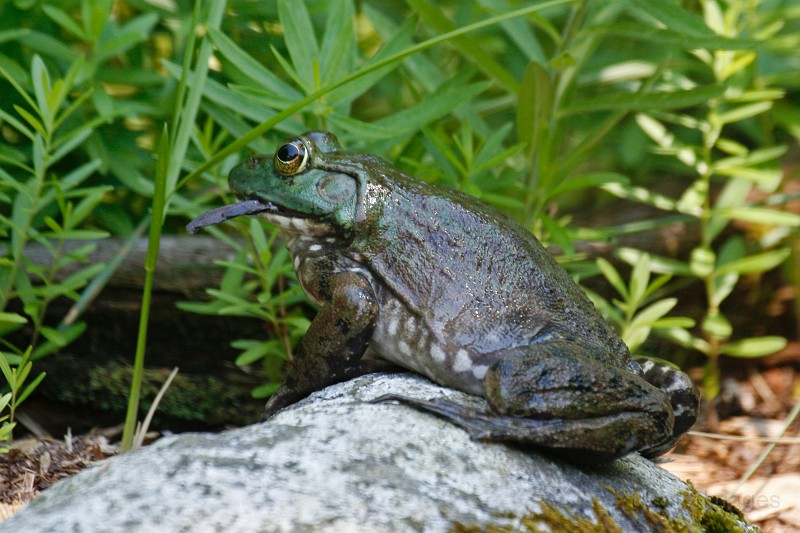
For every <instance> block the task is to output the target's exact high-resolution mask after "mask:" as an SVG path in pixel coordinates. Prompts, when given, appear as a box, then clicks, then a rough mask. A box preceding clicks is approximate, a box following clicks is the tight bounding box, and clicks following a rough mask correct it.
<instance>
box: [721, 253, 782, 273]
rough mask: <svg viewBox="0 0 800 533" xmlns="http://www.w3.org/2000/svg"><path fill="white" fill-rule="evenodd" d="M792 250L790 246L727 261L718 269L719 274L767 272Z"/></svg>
mask: <svg viewBox="0 0 800 533" xmlns="http://www.w3.org/2000/svg"><path fill="white" fill-rule="evenodd" d="M790 253H791V251H790V250H789V249H788V248H782V249H780V250H773V251H770V252H764V253H760V254H756V255H751V256H748V257H743V258H741V259H737V260H735V261H731V262H730V263H726V264H724V265H722V266H720V267H719V268H717V270H716V275H717V276H724V275H725V274H728V273H736V274H751V273H753V272H766V271H767V270H772V269H773V268H775V267H777V266H778V265H780V264H781V263H783V262H784V260H786V258H787V257H789V254H790Z"/></svg>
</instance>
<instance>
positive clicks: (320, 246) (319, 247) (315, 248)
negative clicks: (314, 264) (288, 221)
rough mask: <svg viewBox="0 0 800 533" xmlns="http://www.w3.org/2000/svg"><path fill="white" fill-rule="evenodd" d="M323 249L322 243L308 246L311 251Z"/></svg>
mask: <svg viewBox="0 0 800 533" xmlns="http://www.w3.org/2000/svg"><path fill="white" fill-rule="evenodd" d="M321 249H322V245H320V244H312V245H311V246H309V247H308V250H309V251H310V252H319V251H320V250H321Z"/></svg>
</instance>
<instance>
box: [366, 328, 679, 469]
mask: <svg viewBox="0 0 800 533" xmlns="http://www.w3.org/2000/svg"><path fill="white" fill-rule="evenodd" d="M585 354H586V348H584V347H582V346H580V345H577V344H575V343H573V342H571V341H565V340H555V341H550V342H547V343H542V344H534V345H530V346H523V347H517V348H511V349H508V350H504V351H503V352H502V353H500V354H497V355H498V356H499V359H498V360H497V361H496V362H495V363H494V364H493V365H492V366H491V367H490V369H489V371H488V372H487V374H486V376H485V377H484V380H483V388H484V395H485V397H486V400H487V403H488V404H489V408H490V410H489V411H487V412H482V411H478V410H475V409H470V408H467V407H464V406H461V405H459V404H455V403H453V402H450V401H447V400H427V401H426V400H415V399H410V398H403V397H391V396H390V397H384V398H381V400H398V401H400V402H402V403H404V404H407V405H410V406H411V407H415V408H417V409H420V410H423V411H427V412H431V413H433V414H437V415H439V416H441V417H443V418H446V419H448V420H450V421H451V422H453V423H455V424H457V425H459V426H461V427H462V428H464V429H466V430H467V431H468V432H469V433H470V435H471V436H472V438H473V439H476V440H490V441H491V440H497V441H515V442H520V443H525V444H533V445H536V446H541V447H545V448H548V449H550V450H552V451H553V452H555V453H557V454H559V455H562V456H565V457H567V458H569V459H571V460H573V461H578V462H596V461H605V460H610V459H614V458H616V457H621V456H623V455H625V454H627V453H630V452H633V451H637V450H647V449H649V448H651V447H653V446H657V445H659V444H660V443H662V442H665V441H667V440H669V439H670V438H671V436H672V426H673V414H672V407H671V406H670V402H669V399H668V398H667V396H666V394H664V393H663V392H662V391H661V390H659V389H657V388H656V387H654V386H652V385H650V384H649V383H647V382H646V381H645V380H644V379H642V378H641V377H640V376H638V375H637V374H635V373H633V372H631V371H629V370H624V369H619V368H616V367H613V366H609V365H607V364H604V363H601V362H599V361H597V360H596V359H594V358H592V357H588V356H587V355H585Z"/></svg>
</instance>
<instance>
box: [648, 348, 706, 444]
mask: <svg viewBox="0 0 800 533" xmlns="http://www.w3.org/2000/svg"><path fill="white" fill-rule="evenodd" d="M636 362H637V363H639V366H641V367H642V377H643V378H644V379H645V381H647V382H648V383H650V384H651V385H653V386H655V387H657V388H659V389H661V391H663V392H664V394H666V395H667V398H669V401H670V403H671V404H672V413H673V415H674V417H675V422H674V424H673V426H672V434H671V435H670V438H669V439H667V440H665V441H664V442H662V443H659V444H656V445H654V446H651V447H649V448H646V449H644V450H641V452H640V453H641V454H642V455H644V456H645V457H656V456H659V455H662V454H664V453H666V452H668V451H669V450H670V449H672V448H673V447H674V446H675V444H677V443H678V441H679V440H680V439H681V437H682V436H683V435H684V434H685V433H686V432H687V431H689V428H691V427H692V426H693V425H694V423H695V421H696V420H697V411H698V409H699V404H700V394H699V393H698V392H697V389H696V388H695V386H694V384H693V383H692V380H691V379H690V378H689V376H687V375H686V374H685V373H683V372H681V371H680V370H678V368H677V367H674V366H672V365H670V364H669V363H666V362H665V361H661V360H657V359H651V358H649V357H637V358H636Z"/></svg>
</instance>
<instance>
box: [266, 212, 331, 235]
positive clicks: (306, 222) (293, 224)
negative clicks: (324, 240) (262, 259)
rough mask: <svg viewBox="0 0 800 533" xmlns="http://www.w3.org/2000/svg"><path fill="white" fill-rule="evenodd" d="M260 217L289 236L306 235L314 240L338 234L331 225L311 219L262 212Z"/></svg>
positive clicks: (282, 213) (281, 213) (280, 213)
mask: <svg viewBox="0 0 800 533" xmlns="http://www.w3.org/2000/svg"><path fill="white" fill-rule="evenodd" d="M258 217H259V218H263V219H264V220H266V221H267V222H271V223H273V224H275V225H276V226H278V227H279V228H281V229H282V230H283V232H284V233H286V234H287V235H289V236H292V235H305V236H308V237H312V238H313V237H325V236H329V235H334V234H335V233H336V231H335V230H334V228H333V226H332V225H330V224H326V223H324V222H320V221H318V220H315V219H313V218H309V217H304V216H292V215H291V214H288V213H284V212H281V211H272V210H269V211H260V212H259V213H258Z"/></svg>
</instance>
